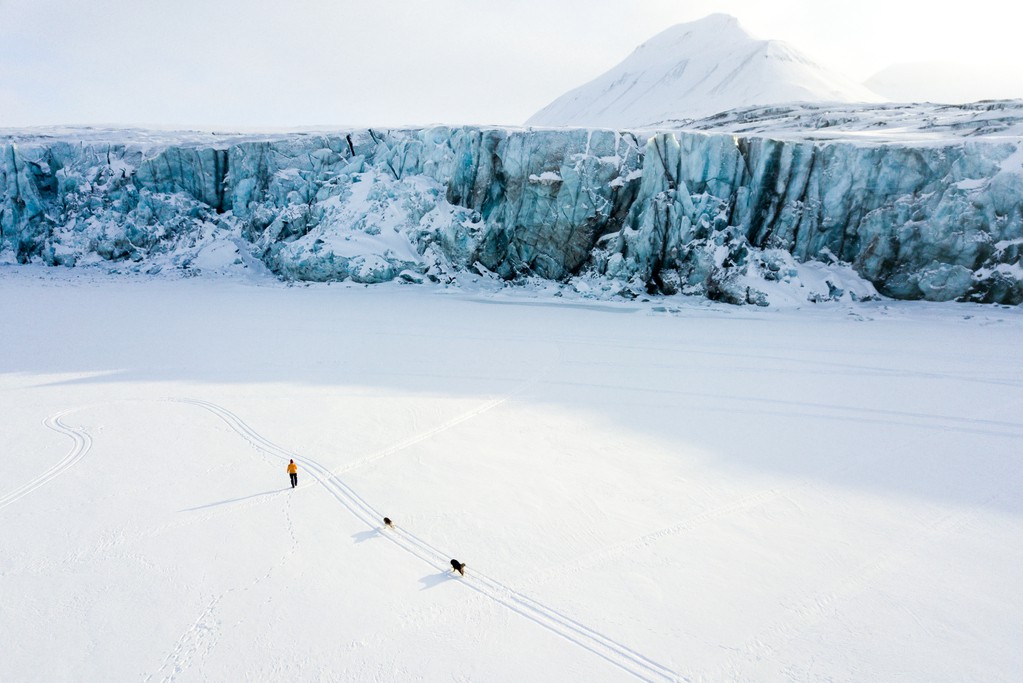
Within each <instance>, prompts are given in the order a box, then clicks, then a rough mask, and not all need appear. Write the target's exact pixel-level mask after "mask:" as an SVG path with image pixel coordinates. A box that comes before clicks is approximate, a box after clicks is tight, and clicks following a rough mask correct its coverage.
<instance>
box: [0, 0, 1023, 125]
mask: <svg viewBox="0 0 1023 683" xmlns="http://www.w3.org/2000/svg"><path fill="white" fill-rule="evenodd" d="M712 12H726V13H729V14H732V15H734V16H736V17H738V18H739V20H740V22H741V23H742V24H743V26H745V27H746V29H747V30H748V31H750V32H751V33H752V34H753V35H754V36H756V37H758V38H777V39H781V40H786V41H788V42H790V43H792V44H793V45H794V46H795V47H796V48H797V49H799V50H801V51H802V52H804V53H805V54H807V55H808V56H809V57H811V58H813V59H815V60H816V61H818V62H820V63H821V64H824V65H826V66H829V67H832V68H835V69H838V70H839V71H842V72H844V73H845V74H846V75H848V76H850V77H852V78H854V79H856V80H865V79H866V78H868V77H869V76H871V75H872V74H874V73H875V72H877V71H879V70H880V69H882V68H884V67H886V66H888V65H890V64H893V63H899V62H918V61H942V62H961V63H967V64H975V65H986V66H984V73H985V74H986V77H987V76H989V75H990V74H991V73H992V72H993V71H994V70H996V67H997V70H999V71H1005V72H1008V75H1007V76H1006V77H1005V79H1004V80H1005V81H1006V82H1008V80H1009V79H1012V82H1013V84H1014V86H1015V85H1020V84H1023V77H1021V72H1023V53H1021V52H1020V51H1019V45H1020V37H1019V36H1020V31H1021V30H1023V5H1021V4H1020V3H1009V2H1006V1H1005V0H997V1H991V2H988V1H985V0H972V1H971V2H958V3H952V2H943V1H941V0H936V1H933V2H917V1H901V0H858V1H857V2H855V3H838V2H828V1H827V0H824V1H822V0H772V1H771V2H764V1H763V0H733V1H727V0H706V1H699V0H698V1H692V2H683V1H678V0H675V1H672V0H376V2H373V1H372V0H275V1H273V2H264V1H262V0H0V126H26V125H41V124H60V123H67V124H83V123H111V124H122V125H125V124H136V125H160V126H175V125H191V126H216V127H247V128H259V127H289V126H305V125H378V126H382V125H401V124H425V123H493V124H512V125H518V124H521V123H522V122H523V121H524V120H525V119H526V118H528V117H529V116H530V115H531V114H533V113H534V112H535V111H537V110H538V109H540V108H541V107H543V106H544V105H546V104H547V103H548V102H550V101H551V100H553V99H554V98H555V97H557V96H558V95H560V94H562V93H563V92H565V91H566V90H568V89H570V88H573V87H575V86H577V85H581V84H582V83H583V82H585V81H588V80H590V79H592V78H594V77H596V76H597V75H599V74H600V73H602V72H604V71H606V70H607V69H609V68H611V67H612V66H614V65H615V64H617V63H618V62H619V61H621V60H622V59H623V58H625V57H626V56H627V55H628V54H629V53H630V52H631V51H632V50H633V49H634V48H635V47H636V46H637V45H639V44H640V43H642V42H643V41H645V40H646V39H647V38H649V37H651V36H653V35H654V34H656V33H658V32H660V31H662V30H663V29H665V28H667V27H669V26H672V25H674V24H677V23H680V22H685V21H691V20H694V19H699V18H701V17H703V16H706V15H707V14H710V13H712ZM999 75H1000V74H999ZM991 96H992V97H1010V96H1015V97H1023V87H1021V89H1020V91H1019V92H1017V91H1015V90H1011V89H1010V90H1009V92H1007V93H992V94H991Z"/></svg>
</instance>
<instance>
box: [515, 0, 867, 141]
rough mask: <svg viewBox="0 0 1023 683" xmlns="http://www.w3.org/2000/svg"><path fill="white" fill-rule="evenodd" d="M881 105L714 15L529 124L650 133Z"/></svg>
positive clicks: (657, 41) (658, 41)
mask: <svg viewBox="0 0 1023 683" xmlns="http://www.w3.org/2000/svg"><path fill="white" fill-rule="evenodd" d="M881 101H883V98H882V97H880V96H879V95H877V94H876V93H874V92H872V91H870V90H869V89H868V88H866V87H865V86H863V85H860V84H858V83H855V82H854V81H852V80H851V79H848V78H846V77H845V76H842V75H841V74H838V73H836V72H833V71H831V70H828V69H826V68H824V67H822V66H820V65H819V64H816V63H814V62H813V61H812V60H810V59H808V58H807V57H806V56H804V55H803V54H801V53H800V52H798V51H797V50H795V49H794V48H793V47H791V46H790V45H788V44H786V43H784V42H780V41H776V40H758V39H755V38H753V37H752V36H751V35H750V34H749V33H747V32H746V30H745V29H744V28H743V27H742V26H741V25H740V24H739V21H738V20H737V19H736V18H735V17H732V16H730V15H727V14H712V15H710V16H708V17H705V18H703V19H701V20H699V21H694V22H689V23H684V24H678V25H677V26H674V27H672V28H669V29H667V30H666V31H663V32H662V33H660V34H658V35H656V36H654V37H653V38H651V39H650V40H648V41H647V42H645V43H643V44H642V45H640V46H639V47H638V48H636V50H635V51H634V52H633V53H632V54H631V55H629V57H628V58H626V59H625V60H624V61H623V62H621V63H620V64H618V65H617V66H615V67H614V68H613V69H611V70H610V71H608V72H606V73H604V74H603V75H601V76H599V77H597V78H596V79H594V80H592V81H590V82H589V83H587V84H585V85H582V86H580V87H578V88H576V89H574V90H571V91H569V92H567V93H565V94H564V95H562V96H561V97H559V98H558V99H556V100H555V101H554V102H552V103H551V104H549V105H547V107H545V108H544V109H542V110H541V111H539V112H537V113H536V114H534V115H533V117H532V118H530V119H529V121H527V125H537V126H572V127H586V126H592V127H610V128H643V127H647V126H649V125H651V124H654V123H656V122H659V121H664V120H668V119H695V118H700V117H704V116H709V115H711V114H714V113H717V112H720V111H725V110H728V109H733V108H736V107H743V106H750V105H764V104H773V103H778V102H881Z"/></svg>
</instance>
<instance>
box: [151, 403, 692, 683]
mask: <svg viewBox="0 0 1023 683" xmlns="http://www.w3.org/2000/svg"><path fill="white" fill-rule="evenodd" d="M171 400H173V401H175V402H178V403H185V404H188V405H192V406H196V407H198V408H202V409H204V410H207V411H209V412H211V413H213V414H214V415H216V416H217V417H219V418H220V419H221V420H223V421H224V422H225V423H226V424H227V425H228V427H230V428H231V429H232V430H234V431H235V432H237V433H238V434H239V435H240V436H242V437H243V438H244V439H245V440H247V441H248V442H249V443H250V444H252V445H253V446H254V447H255V448H256V449H258V450H260V451H262V452H263V453H266V454H267V455H270V456H274V457H276V458H278V459H280V460H281V461H282V462H287V461H288V460H289V459H293V458H295V459H300V460H301V461H302V463H303V465H304V467H305V469H306V470H307V471H308V472H309V473H310V474H311V476H312V477H313V478H314V479H315V480H316V481H317V482H318V483H319V484H320V485H321V486H323V488H324V489H326V491H327V493H329V494H330V495H331V496H332V497H333V498H334V499H335V500H337V502H338V503H340V504H341V505H342V506H343V507H344V508H345V509H347V510H348V511H349V512H350V513H351V514H352V515H353V516H354V517H355V518H356V519H358V520H359V521H361V522H362V523H364V524H365V525H366V526H368V527H369V528H371V529H379V528H380V521H381V520H382V519H383V517H384V515H383V513H382V512H381V511H379V510H377V509H376V508H374V507H373V506H372V505H370V503H369V502H367V501H366V500H365V499H364V498H363V497H362V496H360V495H359V494H358V493H356V492H355V491H354V490H353V489H352V488H351V487H350V486H348V485H347V484H346V483H345V482H344V481H342V480H341V479H340V478H339V477H338V476H337V475H336V474H335V473H334V472H332V471H331V470H329V469H328V468H327V467H325V466H324V465H321V464H320V463H318V462H316V461H315V460H311V459H309V458H308V457H305V456H302V457H301V458H300V457H299V456H298V454H297V453H293V452H291V451H289V450H287V449H286V448H283V447H281V446H278V445H277V444H275V443H273V442H272V441H270V440H268V439H266V438H264V437H263V436H261V435H260V434H259V433H258V432H256V431H255V430H254V429H252V427H250V426H249V425H248V424H246V423H245V421H244V420H242V419H241V418H240V417H238V416H237V415H236V414H234V413H233V412H231V411H230V410H228V409H226V408H224V407H222V406H219V405H217V404H215V403H210V402H209V401H202V400H198V399H171ZM504 400H507V399H502V400H500V401H497V402H493V401H492V402H490V403H487V404H484V405H483V406H482V407H481V408H477V409H476V410H475V411H471V412H470V413H468V414H466V415H463V416H461V417H459V418H455V419H454V420H453V421H451V422H450V424H449V423H446V424H448V426H451V425H452V424H457V423H458V422H461V421H463V420H465V419H468V417H470V416H472V415H474V414H479V413H481V412H485V411H486V410H489V409H490V408H492V407H494V406H495V405H498V404H499V403H502V402H503V401H504ZM441 427H444V425H441ZM441 427H438V428H437V429H435V430H431V432H428V433H427V435H428V434H432V433H435V432H437V431H440V429H441ZM422 438H425V435H421V436H420V437H416V438H414V439H413V440H409V441H408V444H409V445H410V444H411V443H414V442H416V441H419V440H422ZM402 443H405V442H402ZM399 446H401V444H399ZM395 450H399V448H397V447H392V448H391V449H387V450H386V451H382V452H381V453H380V454H377V455H376V457H382V454H384V453H389V452H393V451H395ZM366 461H367V460H366V459H363V461H360V464H364V463H365V462H366ZM382 536H383V537H384V538H386V539H388V540H389V541H391V542H392V543H394V544H395V545H397V546H398V547H399V548H401V549H402V550H404V551H405V552H406V553H408V554H410V555H413V556H414V557H416V558H418V559H420V560H422V561H423V562H424V563H426V564H428V565H429V566H430V567H432V568H434V569H436V568H438V567H441V568H443V569H442V570H446V569H448V568H449V567H450V564H449V558H450V557H451V555H450V554H448V553H445V552H443V551H441V550H440V549H438V548H436V547H434V546H433V545H431V544H430V543H428V542H427V541H425V540H423V539H422V538H420V537H418V536H416V535H415V534H414V533H412V532H409V531H406V530H405V529H402V528H397V529H395V533H386V534H382ZM462 581H463V585H465V586H466V587H468V588H470V589H471V590H474V591H476V592H477V593H479V594H481V595H483V596H485V597H487V598H489V599H491V600H493V601H494V602H496V603H498V604H500V605H502V606H504V607H506V608H507V609H510V610H511V611H513V612H515V613H516V614H518V615H519V616H521V617H523V618H525V619H528V620H530V621H532V622H533V623H535V624H537V625H538V626H541V627H543V628H545V629H547V630H548V631H551V632H553V633H555V634H557V635H559V636H561V637H562V638H564V639H565V640H567V641H569V642H571V643H572V644H574V645H576V646H577V647H579V648H582V649H584V650H586V651H588V652H590V653H592V654H594V655H596V656H598V657H600V658H601V659H603V660H605V661H606V662H608V663H610V664H612V665H614V666H616V667H618V668H619V669H621V670H622V671H625V672H626V673H628V674H631V675H632V676H634V677H636V678H638V679H640V680H643V681H650V682H662V681H680V680H688V679H687V678H685V677H684V676H682V675H681V674H679V673H678V672H676V671H673V670H672V669H670V668H668V667H667V666H665V665H663V664H660V663H659V662H657V661H655V660H653V659H651V658H649V657H647V656H645V655H643V654H641V653H639V652H637V651H636V650H634V649H632V648H630V647H629V646H628V645H626V644H624V643H622V642H620V641H618V640H615V639H614V638H611V637H610V636H607V635H604V634H602V633H600V632H598V631H596V630H594V629H592V628H590V627H588V626H586V625H585V624H582V623H581V622H579V621H577V620H575V619H573V618H572V617H570V616H568V615H566V614H564V613H562V612H559V611H558V610H556V609H554V608H552V607H548V606H547V605H544V604H542V603H540V602H538V601H536V600H534V599H532V598H530V597H529V596H528V595H525V594H523V593H520V592H519V591H517V590H515V589H514V588H511V587H510V586H507V585H506V584H504V583H502V582H501V581H499V580H498V579H495V578H493V577H490V576H488V575H486V574H483V573H482V572H479V571H477V570H476V569H474V568H473V569H470V572H469V573H468V574H467V575H466V576H465V577H464V579H463V580H462Z"/></svg>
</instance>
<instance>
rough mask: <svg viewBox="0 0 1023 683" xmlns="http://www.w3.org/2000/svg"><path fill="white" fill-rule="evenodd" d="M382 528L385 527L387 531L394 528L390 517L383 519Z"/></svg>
mask: <svg viewBox="0 0 1023 683" xmlns="http://www.w3.org/2000/svg"><path fill="white" fill-rule="evenodd" d="M384 526H385V527H387V528H388V529H393V528H394V522H392V521H391V518H390V517H384Z"/></svg>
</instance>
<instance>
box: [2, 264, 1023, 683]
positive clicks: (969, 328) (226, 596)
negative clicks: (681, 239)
mask: <svg viewBox="0 0 1023 683" xmlns="http://www.w3.org/2000/svg"><path fill="white" fill-rule="evenodd" d="M509 292H510V293H509ZM0 318H2V320H3V321H4V322H3V325H2V327H0V348H2V349H3V353H2V354H0V399H2V408H3V411H2V414H3V419H2V421H0V475H2V476H0V481H2V484H0V529H2V531H0V538H2V540H3V542H2V553H0V615H2V617H0V644H2V645H0V680H2V681H113V680H142V681H169V680H177V681H194V680H217V681H227V680H289V681H318V680H322V681H335V680H336V681H342V680H344V681H412V680H427V681H435V680H452V681H526V680H532V681H541V680H542V681H566V680H573V681H627V680H635V679H640V680H647V681H670V680H693V681H699V680H707V681H711V680H713V681H719V680H737V681H782V680H785V681H824V680H827V681H851V680H857V681H882V680H884V681H963V680H970V681H1016V680H1019V676H1020V671H1021V670H1023V648H1020V647H1019V645H1020V643H1021V642H1023V618H1021V616H1020V615H1021V614H1023V596H1021V593H1020V591H1019V587H1020V586H1021V585H1023V569H1021V567H1023V543H1021V541H1023V494H1021V486H1023V462H1021V459H1020V457H1019V443H1020V439H1021V437H1023V419H1021V418H1020V408H1021V406H1023V348H1021V345H1020V343H1019V341H1020V339H1021V338H1023V337H1021V333H1023V316H1021V311H1020V309H1019V308H1018V307H1014V308H1009V307H999V306H979V305H973V304H922V303H892V302H886V301H873V302H866V303H858V304H837V303H833V304H822V305H819V306H814V305H811V304H803V305H802V308H791V307H772V308H770V309H751V308H736V307H730V306H726V305H713V304H707V303H706V302H700V301H694V302H693V303H679V302H678V300H677V299H659V300H655V301H650V302H647V301H643V300H637V301H633V302H628V303H610V302H603V303H599V302H592V301H584V300H581V299H576V300H573V299H571V298H569V295H567V294H566V295H565V296H562V297H555V296H547V297H544V298H539V297H535V296H530V292H529V290H528V289H526V288H519V289H515V290H501V291H494V292H485V291H476V292H473V291H472V289H471V288H469V287H462V288H460V289H458V290H454V289H445V288H441V287H402V286H399V285H394V284H391V285H379V286H375V287H371V288H364V287H362V286H359V285H354V284H334V285H326V284H323V285H313V286H285V285H282V284H278V283H276V282H274V281H272V280H268V281H265V282H251V281H242V280H237V279H235V280H230V279H202V278H191V279H180V280H172V279H152V278H145V279H144V278H134V279H133V278H125V277H120V278H115V277H110V276H106V275H100V274H97V273H95V272H94V271H92V270H90V269H83V268H76V269H73V270H68V269H42V268H36V267H3V268H0ZM289 457H294V458H295V459H296V460H297V462H298V464H299V468H300V469H299V481H300V486H299V488H298V489H296V490H291V489H290V488H288V484H287V475H286V474H285V464H286V462H287V458H289ZM384 515H387V516H390V517H391V518H392V519H394V520H395V521H396V523H397V529H396V530H383V529H381V523H380V519H381V518H382V517H383V516H384ZM450 558H457V559H459V560H461V561H463V562H466V563H467V565H468V572H467V575H466V576H465V577H464V578H460V577H457V576H453V575H451V574H450V573H449V571H448V569H449V567H448V560H449V559H450Z"/></svg>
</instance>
